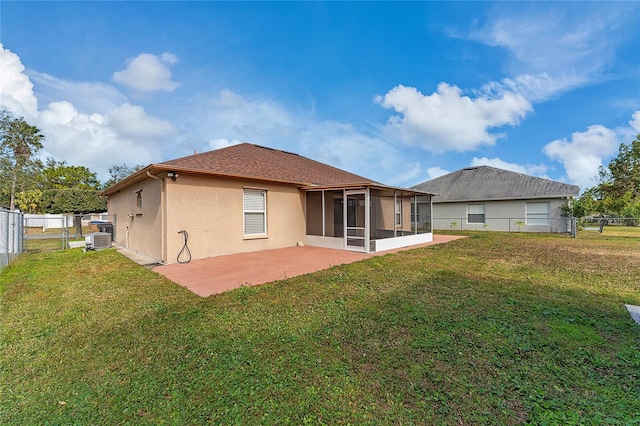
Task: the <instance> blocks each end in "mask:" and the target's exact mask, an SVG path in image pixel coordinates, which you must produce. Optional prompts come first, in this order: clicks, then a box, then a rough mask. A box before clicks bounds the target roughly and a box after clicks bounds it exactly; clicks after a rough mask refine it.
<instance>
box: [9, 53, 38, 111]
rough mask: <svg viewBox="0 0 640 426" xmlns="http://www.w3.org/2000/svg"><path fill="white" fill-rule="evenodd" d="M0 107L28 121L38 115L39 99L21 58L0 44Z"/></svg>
mask: <svg viewBox="0 0 640 426" xmlns="http://www.w3.org/2000/svg"><path fill="white" fill-rule="evenodd" d="M0 89H1V90H0V105H1V106H2V107H4V108H6V109H7V110H9V111H11V112H13V113H14V114H16V115H19V116H22V117H24V118H25V120H27V121H32V120H33V119H35V118H36V117H37V115H38V99H37V98H36V96H35V95H34V94H33V84H32V83H31V80H29V77H28V76H27V75H26V74H25V68H24V65H22V61H21V60H20V57H18V55H16V54H15V53H13V52H11V51H10V50H8V49H5V48H4V46H3V45H2V43H0Z"/></svg>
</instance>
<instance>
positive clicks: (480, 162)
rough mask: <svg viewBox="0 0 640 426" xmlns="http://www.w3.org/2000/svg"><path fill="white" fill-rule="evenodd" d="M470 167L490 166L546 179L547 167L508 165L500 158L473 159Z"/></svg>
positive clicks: (540, 165) (539, 165)
mask: <svg viewBox="0 0 640 426" xmlns="http://www.w3.org/2000/svg"><path fill="white" fill-rule="evenodd" d="M470 166H472V167H475V166H491V167H496V168H498V169H503V170H510V171H512V172H517V173H522V174H525V175H530V176H538V177H542V178H548V177H547V175H546V173H547V166H545V165H544V164H517V163H509V162H507V161H504V160H502V159H500V158H497V157H494V158H487V157H481V158H478V157H473V159H472V160H471V164H470Z"/></svg>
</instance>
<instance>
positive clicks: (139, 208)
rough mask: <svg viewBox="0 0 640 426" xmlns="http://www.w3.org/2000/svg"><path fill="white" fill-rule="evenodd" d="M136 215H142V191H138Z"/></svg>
mask: <svg viewBox="0 0 640 426" xmlns="http://www.w3.org/2000/svg"><path fill="white" fill-rule="evenodd" d="M136 214H142V189H139V190H137V191H136Z"/></svg>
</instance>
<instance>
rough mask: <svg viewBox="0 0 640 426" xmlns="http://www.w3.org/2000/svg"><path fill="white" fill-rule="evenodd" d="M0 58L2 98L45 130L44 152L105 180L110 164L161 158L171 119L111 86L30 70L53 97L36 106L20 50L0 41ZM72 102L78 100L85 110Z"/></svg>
mask: <svg viewBox="0 0 640 426" xmlns="http://www.w3.org/2000/svg"><path fill="white" fill-rule="evenodd" d="M170 59H171V58H165V60H170ZM0 60H1V61H2V63H1V71H2V72H1V73H0V79H1V80H0V83H1V87H2V90H1V91H0V94H1V96H0V103H1V104H2V106H3V107H5V108H7V109H9V110H10V111H12V112H13V113H15V114H19V115H21V116H23V117H24V118H25V119H26V120H27V121H28V122H30V123H32V124H34V125H36V126H38V127H39V128H40V130H41V131H42V133H43V134H44V135H45V139H44V142H43V145H44V149H43V152H42V153H41V154H42V156H43V157H46V156H51V157H53V158H55V159H57V160H64V161H66V162H67V163H68V164H71V165H81V166H86V167H88V168H89V169H90V170H91V171H92V172H96V173H97V174H98V177H99V178H100V179H106V178H107V177H108V169H109V167H110V166H111V165H113V164H120V163H127V164H140V163H144V164H147V163H150V162H152V161H158V160H161V159H162V147H163V144H164V143H165V142H167V141H168V140H170V139H171V138H173V137H174V136H175V134H176V129H175V127H174V126H173V125H172V124H171V123H169V122H167V121H165V120H162V119H159V118H156V117H153V116H151V115H149V114H147V113H146V112H145V110H144V108H142V107H141V106H138V105H132V104H130V103H128V102H126V98H125V97H124V96H123V95H122V94H120V92H118V91H117V90H115V89H114V88H112V87H111V86H109V85H106V84H101V83H86V82H80V83H78V82H71V81H64V80H60V79H58V78H55V77H53V76H49V75H47V74H42V73H38V72H35V71H30V74H31V75H33V76H34V78H35V79H36V81H37V85H36V86H35V88H41V89H42V90H43V92H44V93H45V95H44V96H45V97H51V98H53V99H57V100H56V101H54V102H50V103H49V104H48V107H47V108H46V109H45V110H43V111H38V100H39V99H38V96H37V95H36V93H37V94H38V95H39V93H38V92H36V93H34V85H33V84H32V83H31V80H30V78H29V76H28V75H27V71H26V70H25V67H24V66H23V65H22V63H21V61H20V58H19V57H18V55H16V54H14V53H12V52H11V51H9V50H7V49H4V47H3V46H2V45H0ZM87 98H92V100H91V101H86V99H87ZM83 99H85V100H84V101H83ZM123 101H124V102H123ZM74 102H79V103H81V104H82V107H83V110H79V108H78V107H77V106H76V105H75V104H74Z"/></svg>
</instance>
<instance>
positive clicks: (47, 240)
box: [24, 214, 115, 252]
mask: <svg viewBox="0 0 640 426" xmlns="http://www.w3.org/2000/svg"><path fill="white" fill-rule="evenodd" d="M114 223H115V215H108V214H76V215H73V214H71V215H61V214H60V215H56V214H43V215H35V214H25V215H24V251H27V252H42V251H54V250H65V249H67V248H71V247H83V246H84V241H85V239H84V238H85V235H87V234H91V233H94V232H109V233H110V234H111V236H112V239H111V240H112V241H113V239H114V237H115V235H114V229H115V227H114Z"/></svg>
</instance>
